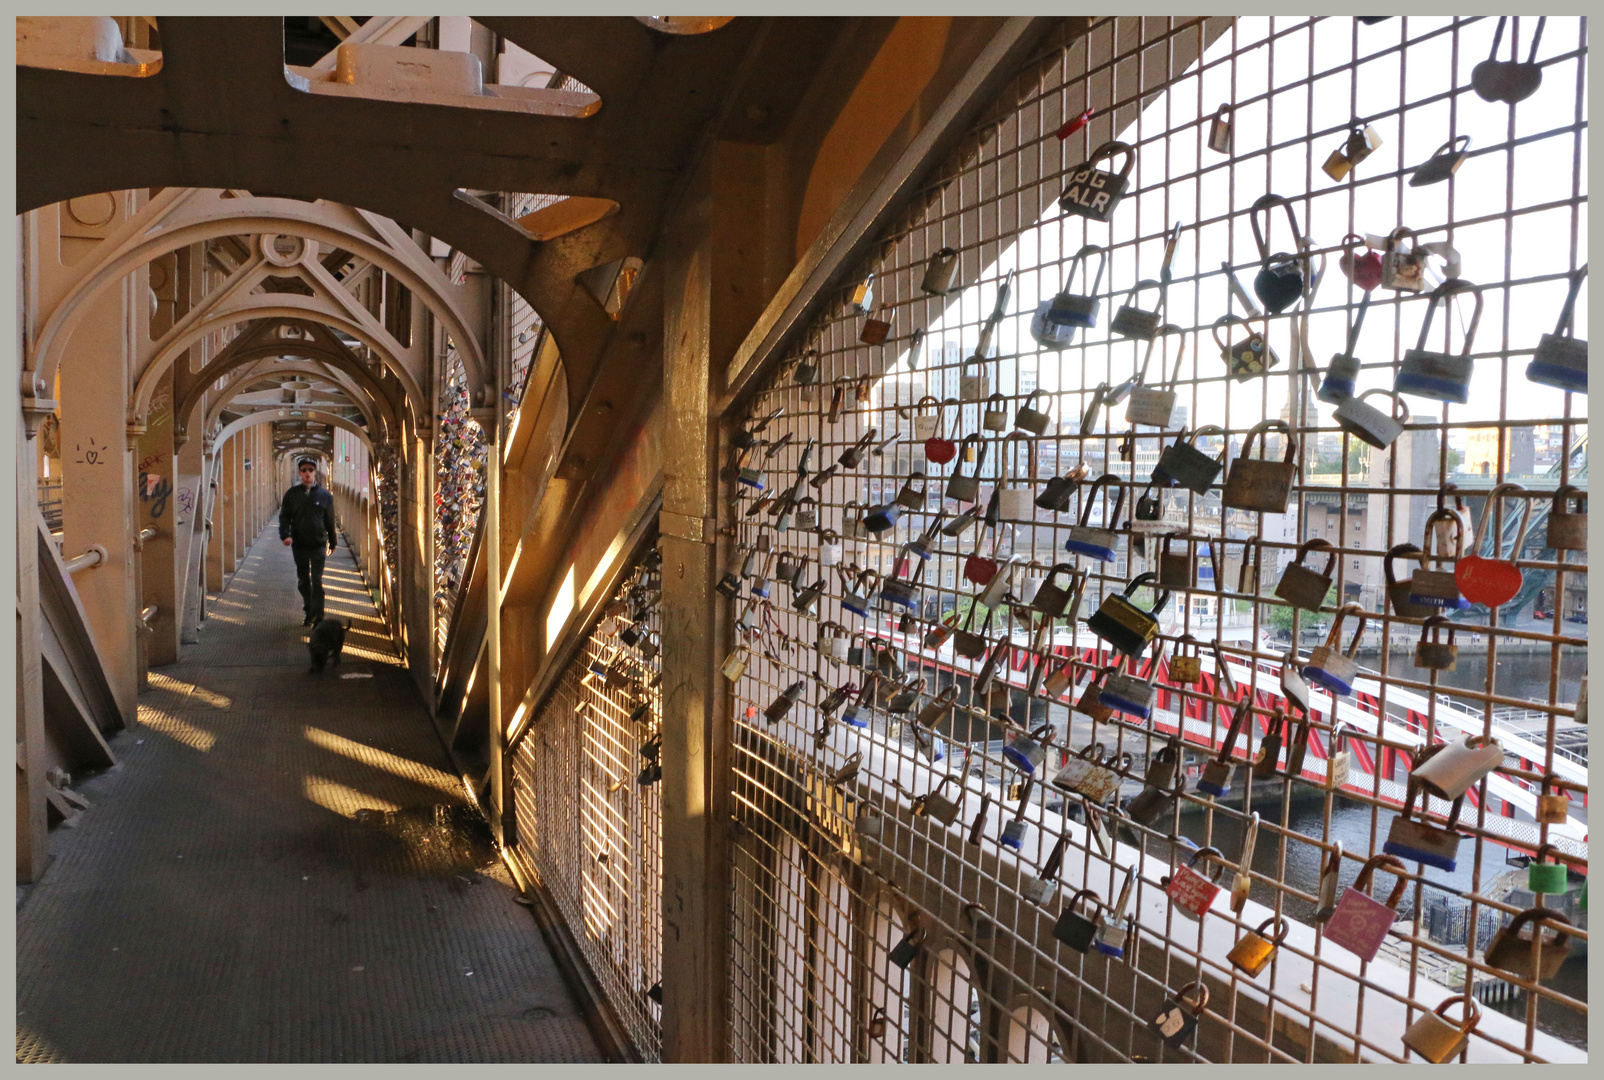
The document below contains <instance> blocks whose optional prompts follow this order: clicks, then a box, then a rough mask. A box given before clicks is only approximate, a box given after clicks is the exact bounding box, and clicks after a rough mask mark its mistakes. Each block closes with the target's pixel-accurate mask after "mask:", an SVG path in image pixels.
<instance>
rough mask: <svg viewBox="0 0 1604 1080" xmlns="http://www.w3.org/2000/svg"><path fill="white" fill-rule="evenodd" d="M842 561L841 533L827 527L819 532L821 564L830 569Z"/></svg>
mask: <svg viewBox="0 0 1604 1080" xmlns="http://www.w3.org/2000/svg"><path fill="white" fill-rule="evenodd" d="M840 562H841V534H840V533H838V532H836V531H835V530H834V529H825V530H824V531H823V532H821V533H820V534H819V565H820V566H821V567H824V568H826V569H828V568H829V567H832V566H836V565H839V564H840Z"/></svg>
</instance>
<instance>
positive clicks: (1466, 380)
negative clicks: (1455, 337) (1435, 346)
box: [1392, 278, 1482, 405]
mask: <svg viewBox="0 0 1604 1080" xmlns="http://www.w3.org/2000/svg"><path fill="white" fill-rule="evenodd" d="M1461 292H1469V293H1472V294H1474V295H1475V297H1476V307H1475V309H1474V312H1473V313H1472V315H1471V317H1470V325H1469V326H1468V327H1466V329H1465V340H1464V347H1463V348H1462V349H1461V350H1460V352H1459V355H1457V356H1455V355H1452V354H1450V353H1447V352H1438V351H1436V350H1432V349H1428V348H1426V338H1427V336H1428V335H1429V334H1430V333H1431V319H1432V315H1433V314H1434V313H1435V312H1436V310H1437V305H1438V304H1439V303H1446V302H1448V301H1449V300H1450V299H1451V298H1452V297H1454V296H1455V295H1457V294H1458V293H1461ZM1481 309H1482V296H1481V287H1480V286H1479V285H1473V284H1471V283H1470V282H1468V281H1466V280H1465V279H1464V278H1449V279H1448V280H1447V281H1444V282H1443V283H1442V284H1441V285H1439V286H1437V288H1436V290H1435V291H1433V292H1432V294H1431V301H1430V303H1429V304H1428V305H1427V307H1426V318H1425V320H1424V321H1423V322H1422V323H1421V324H1420V337H1419V339H1418V340H1417V341H1416V342H1415V347H1414V348H1412V349H1410V350H1408V351H1407V352H1405V353H1404V358H1403V362H1402V363H1401V364H1399V365H1398V374H1397V376H1396V378H1394V380H1393V384H1392V389H1393V392H1394V393H1398V394H1411V395H1413V396H1415V397H1422V398H1427V399H1429V400H1431V401H1446V402H1448V403H1450V404H1453V405H1463V404H1465V403H1466V402H1467V401H1469V400H1470V372H1471V365H1472V361H1471V354H1470V350H1471V345H1472V344H1473V343H1474V342H1475V340H1476V327H1477V326H1478V325H1479V324H1480V323H1481Z"/></svg>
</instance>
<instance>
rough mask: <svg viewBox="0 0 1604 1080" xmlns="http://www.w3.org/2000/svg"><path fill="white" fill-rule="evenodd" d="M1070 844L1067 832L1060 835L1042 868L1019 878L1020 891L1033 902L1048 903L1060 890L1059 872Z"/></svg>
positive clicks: (1044, 904)
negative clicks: (1065, 850) (1033, 873)
mask: <svg viewBox="0 0 1604 1080" xmlns="http://www.w3.org/2000/svg"><path fill="white" fill-rule="evenodd" d="M1068 844H1069V836H1068V835H1067V834H1065V835H1063V836H1060V837H1059V838H1058V842H1057V843H1056V844H1054V845H1053V848H1052V851H1050V852H1048V854H1047V859H1046V861H1045V862H1043V863H1042V866H1041V870H1040V871H1039V872H1038V873H1037V874H1035V875H1031V874H1023V875H1021V876H1020V879H1019V892H1020V895H1022V896H1023V897H1024V898H1025V899H1026V900H1029V901H1030V902H1031V903H1033V904H1040V905H1042V906H1043V907H1045V906H1046V905H1047V902H1048V901H1050V900H1051V899H1052V898H1053V896H1054V895H1056V894H1057V892H1058V872H1059V870H1060V869H1062V868H1063V865H1064V849H1065V848H1066V847H1067V846H1068Z"/></svg>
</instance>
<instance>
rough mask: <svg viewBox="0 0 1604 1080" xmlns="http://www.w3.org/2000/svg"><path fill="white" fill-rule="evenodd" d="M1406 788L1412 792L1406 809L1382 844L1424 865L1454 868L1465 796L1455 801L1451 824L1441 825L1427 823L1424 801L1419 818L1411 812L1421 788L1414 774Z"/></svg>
mask: <svg viewBox="0 0 1604 1080" xmlns="http://www.w3.org/2000/svg"><path fill="white" fill-rule="evenodd" d="M1406 790H1407V791H1408V795H1407V796H1406V797H1405V799H1404V808H1403V812H1402V813H1400V814H1399V815H1398V816H1397V817H1395V818H1393V819H1392V826H1391V828H1390V829H1389V830H1388V832H1387V840H1386V843H1384V844H1382V846H1381V850H1382V851H1384V852H1386V853H1387V854H1388V855H1396V856H1398V857H1399V858H1401V859H1412V860H1414V861H1415V862H1418V863H1421V864H1422V865H1425V866H1430V867H1434V868H1435V869H1438V870H1448V871H1450V872H1451V871H1452V870H1453V869H1454V867H1455V866H1456V865H1458V858H1459V841H1460V835H1459V834H1458V833H1457V832H1455V831H1454V826H1455V825H1457V824H1458V823H1459V811H1460V808H1461V806H1462V805H1463V804H1464V801H1465V800H1464V797H1463V796H1461V797H1460V798H1457V799H1455V800H1454V801H1453V804H1452V808H1451V809H1450V810H1449V812H1448V824H1447V827H1446V828H1441V829H1440V828H1437V827H1436V826H1434V825H1428V824H1427V823H1426V820H1425V818H1426V810H1425V806H1424V805H1422V807H1421V811H1420V820H1419V821H1415V820H1414V819H1413V817H1412V816H1411V815H1413V813H1414V808H1415V798H1416V796H1417V795H1418V794H1419V792H1420V790H1421V788H1420V785H1419V784H1418V783H1417V782H1416V781H1415V779H1414V777H1413V776H1411V777H1410V778H1409V783H1408V786H1407V788H1406ZM1422 803H1424V800H1422Z"/></svg>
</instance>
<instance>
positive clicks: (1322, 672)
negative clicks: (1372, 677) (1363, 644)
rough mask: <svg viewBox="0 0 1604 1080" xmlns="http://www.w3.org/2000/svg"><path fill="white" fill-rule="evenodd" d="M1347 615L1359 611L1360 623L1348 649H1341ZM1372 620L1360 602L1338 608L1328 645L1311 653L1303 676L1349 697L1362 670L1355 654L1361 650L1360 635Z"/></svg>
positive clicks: (1329, 634)
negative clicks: (1343, 621) (1366, 614)
mask: <svg viewBox="0 0 1604 1080" xmlns="http://www.w3.org/2000/svg"><path fill="white" fill-rule="evenodd" d="M1347 615H1357V616H1358V617H1359V626H1358V628H1357V629H1355V630H1354V632H1353V638H1352V639H1351V640H1350V641H1349V643H1348V651H1347V652H1342V651H1341V645H1340V642H1341V639H1342V620H1343V618H1344V617H1345V616H1347ZM1367 621H1368V620H1367V619H1366V616H1365V611H1364V609H1363V608H1361V607H1360V606H1359V605H1358V604H1344V605H1343V606H1342V607H1341V608H1339V609H1338V610H1337V617H1336V618H1335V619H1333V620H1332V621H1331V631H1330V633H1328V634H1327V635H1326V642H1325V644H1324V645H1320V646H1317V647H1315V648H1314V649H1313V650H1312V651H1311V652H1310V653H1309V662H1308V664H1306V665H1305V666H1304V668H1303V677H1304V678H1305V679H1308V680H1310V681H1311V682H1315V683H1318V684H1319V685H1321V686H1323V687H1325V688H1326V689H1327V690H1329V691H1331V693H1333V694H1335V695H1336V696H1338V697H1347V696H1348V695H1350V694H1352V693H1353V682H1354V679H1355V678H1357V677H1358V674H1359V663H1358V661H1356V660H1355V659H1354V658H1353V656H1354V653H1356V652H1357V651H1358V650H1359V638H1360V636H1361V635H1362V634H1363V633H1364V630H1365V623H1366V622H1367Z"/></svg>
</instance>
